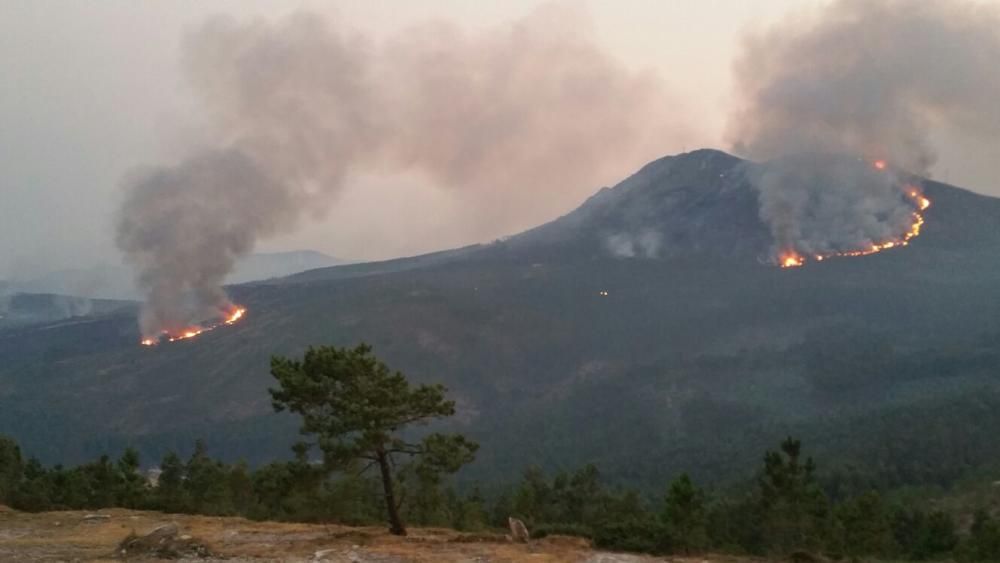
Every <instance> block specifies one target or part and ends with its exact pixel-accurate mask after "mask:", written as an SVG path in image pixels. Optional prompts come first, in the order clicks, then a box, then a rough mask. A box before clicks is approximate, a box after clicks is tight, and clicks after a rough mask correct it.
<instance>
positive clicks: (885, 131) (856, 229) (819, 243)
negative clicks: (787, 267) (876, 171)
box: [730, 0, 1000, 251]
mask: <svg viewBox="0 0 1000 563" xmlns="http://www.w3.org/2000/svg"><path fill="white" fill-rule="evenodd" d="M998 29H1000V14H998V10H997V9H995V8H991V7H986V6H982V5H979V4H975V3H971V2H967V1H963V0H926V1H921V2H911V1H907V0H835V1H834V2H832V3H830V4H828V5H827V6H825V7H824V8H821V9H819V10H817V11H815V12H812V13H807V14H804V15H800V16H798V17H795V18H793V19H789V20H787V21H785V22H783V23H781V24H779V25H777V26H776V27H774V28H772V29H770V30H768V31H767V32H765V33H761V34H758V35H754V36H751V37H749V38H748V39H747V40H746V43H745V45H744V51H743V53H742V55H741V56H740V57H739V58H738V60H737V61H736V65H735V77H736V87H737V91H738V92H739V93H740V101H739V105H738V108H737V110H736V111H735V112H734V114H733V115H732V116H731V121H730V136H731V140H732V142H733V145H734V150H736V151H737V152H740V153H743V154H746V155H747V156H750V157H751V158H754V159H757V160H770V159H775V158H779V157H784V156H788V155H792V154H796V153H809V154H811V155H812V156H809V157H803V158H794V159H781V160H779V161H777V162H775V163H772V168H774V169H773V170H772V171H771V172H770V173H765V174H761V175H759V176H758V177H757V178H756V182H755V185H756V186H757V188H758V189H759V191H760V197H761V216H762V218H763V219H764V220H765V221H767V222H768V223H769V224H770V226H771V228H772V232H773V234H774V236H775V239H776V241H777V244H778V245H779V246H782V245H784V246H792V247H797V248H799V249H800V250H803V251H810V250H813V249H825V250H844V249H848V248H857V246H858V245H859V244H862V245H863V244H864V243H865V242H871V241H877V240H885V235H886V233H890V234H892V235H893V236H898V235H899V234H901V232H902V231H900V230H899V229H900V224H899V221H900V219H899V218H900V217H904V218H905V217H906V216H907V215H908V213H909V212H910V211H912V207H908V206H910V204H909V203H908V202H907V201H906V199H905V198H904V197H902V196H901V194H900V193H899V189H898V186H896V188H897V189H892V188H893V186H890V185H889V184H890V183H895V182H892V180H893V179H892V178H891V177H887V176H886V175H881V176H880V175H872V174H866V173H861V172H858V171H851V169H850V167H847V166H845V165H844V161H843V160H842V159H840V158H839V157H832V158H831V159H830V160H825V159H822V158H819V157H818V156H817V155H819V154H828V155H829V154H835V155H851V156H854V157H861V158H864V159H868V160H874V159H885V160H887V161H888V162H889V163H890V165H891V167H898V168H900V169H903V170H906V171H909V172H912V173H915V174H920V175H927V174H928V173H929V170H930V167H931V165H932V164H933V163H934V162H935V151H934V147H933V143H932V141H931V135H932V134H933V133H935V132H937V131H945V130H947V131H959V132H961V134H962V135H965V136H967V137H969V136H971V137H975V138H978V139H981V140H982V141H983V142H993V143H995V139H996V135H997V133H1000V104H997V102H996V100H998V99H1000V73H998V72H995V71H994V70H993V69H994V68H995V67H996V61H997V60H1000V32H998ZM904 222H905V220H904ZM904 230H905V229H904ZM880 237H882V238H880Z"/></svg>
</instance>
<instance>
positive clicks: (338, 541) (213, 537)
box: [0, 507, 737, 563]
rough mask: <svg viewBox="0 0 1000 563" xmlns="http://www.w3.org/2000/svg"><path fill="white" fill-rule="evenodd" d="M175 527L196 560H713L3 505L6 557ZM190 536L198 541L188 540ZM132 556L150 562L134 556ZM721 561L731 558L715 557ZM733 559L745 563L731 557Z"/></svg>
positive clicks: (421, 531) (81, 552) (104, 557)
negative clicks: (195, 548) (199, 549)
mask: <svg viewBox="0 0 1000 563" xmlns="http://www.w3.org/2000/svg"><path fill="white" fill-rule="evenodd" d="M166 524H173V525H176V526H177V527H178V529H179V534H181V535H182V537H184V538H185V539H189V540H190V541H195V542H199V543H200V544H202V545H204V546H205V547H206V548H207V549H208V551H209V552H210V553H211V557H210V558H209V559H187V560H189V561H236V562H238V561H253V562H259V561H288V562H304V561H327V562H330V563H341V562H344V563H347V562H352V563H355V562H356V563H369V562H370V563H397V562H418V563H432V562H433V563H438V562H442V563H444V562H459V561H461V562H469V563H472V562H476V563H502V562H517V561H531V562H537V563H563V562H566V563H569V562H586V563H651V562H654V561H676V562H677V563H708V560H706V559H705V558H701V557H699V558H687V559H685V558H671V559H657V558H652V557H643V556H638V555H628V554H615V553H603V552H596V551H593V550H591V549H590V546H589V545H588V543H587V542H586V541H585V540H581V539H579V538H569V537H559V536H555V537H549V538H544V539H541V540H537V541H532V542H530V543H529V544H527V545H524V544H513V543H510V542H509V541H507V540H506V538H504V536H502V535H494V534H462V533H459V532H455V531H453V530H443V529H435V528H413V529H411V530H409V531H410V535H409V536H407V537H405V538H399V537H394V536H391V535H389V534H388V533H386V531H385V529H383V528H354V527H347V526H337V525H323V524H290V523H281V522H253V521H250V520H245V519H243V518H218V517H207V516H190V515H184V514H163V513H159V512H143V511H133V510H121V509H112V510H99V511H95V512H84V511H66V512H45V513H40V514H27V513H23V512H16V511H13V510H10V509H8V508H5V507H0V561H4V562H7V561H10V562H19V561H114V560H116V559H118V558H120V556H121V555H120V554H119V553H117V552H116V550H117V549H116V548H117V546H118V544H119V543H120V542H121V541H122V540H123V539H124V538H125V537H126V536H128V535H129V534H130V533H132V532H135V533H137V534H140V535H142V534H147V533H149V532H150V531H152V530H154V529H156V528H157V527H160V526H163V525H166ZM188 536H190V538H188ZM128 560H129V561H150V560H153V559H150V558H149V557H143V556H140V557H135V558H132V557H130V558H129V559H128ZM711 561H712V562H713V563H715V562H726V561H727V558H715V557H713V558H711ZM728 563H737V560H735V559H728Z"/></svg>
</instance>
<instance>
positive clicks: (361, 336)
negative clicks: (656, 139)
mask: <svg viewBox="0 0 1000 563" xmlns="http://www.w3.org/2000/svg"><path fill="white" fill-rule="evenodd" d="M754 166H757V165H755V164H752V163H747V162H745V161H742V160H740V159H738V158H735V157H733V156H730V155H727V154H724V153H721V152H718V151H711V150H702V151H695V152H692V153H687V154H683V155H678V156H675V157H668V158H663V159H660V160H657V161H655V162H652V163H650V164H649V165H647V166H646V167H644V168H643V169H642V170H640V171H639V172H637V173H636V174H635V175H633V176H632V177H630V178H628V179H626V180H625V181H623V182H621V183H620V184H618V185H617V186H614V187H612V188H606V189H603V190H601V191H600V192H599V193H597V194H595V195H594V196H593V197H591V198H590V199H589V200H587V201H586V202H585V203H583V205H581V206H580V207H579V208H578V209H576V210H575V211H573V212H571V213H569V214H567V215H566V216H564V217H561V218H559V219H557V220H555V221H553V222H551V223H548V224H546V225H543V226H540V227H538V228H536V229H533V230H530V231H527V232H525V233H522V234H520V235H516V236H513V237H510V238H508V239H505V240H502V241H499V242H496V243H492V244H487V245H478V246H471V247H467V248H463V249H459V250H453V251H445V252H441V253H436V254H431V255H426V256H421V257H415V258H408V259H399V260H393V261H386V262H380V263H371V264H356V265H347V266H337V267H332V268H322V269H316V270H311V271H308V272H303V273H300V274H297V275H293V276H290V277H286V278H282V279H274V280H270V281H267V282H258V283H253V284H246V285H239V286H235V287H233V288H232V293H233V295H234V297H235V298H236V299H237V300H238V301H239V302H240V303H242V304H245V305H246V306H247V307H248V311H249V312H248V316H247V318H246V319H245V320H244V321H241V322H240V323H239V324H237V325H234V326H231V327H226V328H224V329H220V330H217V331H213V332H210V333H206V334H204V335H202V336H200V337H198V338H197V339H194V340H191V341H183V342H177V343H172V344H167V345H161V346H158V347H155V348H145V347H140V346H138V345H137V341H138V338H139V335H138V333H137V329H136V324H135V319H134V318H133V316H132V315H131V313H126V312H121V313H115V314H110V315H107V316H103V317H93V318H89V320H88V322H86V323H76V324H72V325H52V326H36V327H33V328H25V329H10V330H5V331H0V431H3V432H7V433H10V434H13V435H14V436H15V437H16V438H17V439H18V440H19V441H20V442H21V444H22V445H23V446H24V447H25V449H26V450H27V451H28V452H30V453H31V454H34V455H37V456H39V457H41V458H43V459H44V460H46V461H65V462H71V461H79V460H81V459H84V458H87V457H92V456H93V455H94V454H95V453H98V452H102V451H105V450H108V449H116V448H120V447H121V446H123V445H124V444H133V445H136V446H137V447H139V448H140V450H141V451H142V452H143V454H144V455H146V456H147V458H148V457H149V456H153V457H157V456H159V455H161V454H162V452H163V451H164V449H166V448H179V449H187V448H189V447H190V444H191V443H192V442H193V441H194V439H195V438H197V437H204V438H206V440H207V441H208V444H209V447H210V449H211V450H212V451H214V452H215V453H216V454H217V455H220V456H222V457H227V458H230V459H235V458H240V457H243V458H246V459H248V460H250V461H252V462H256V461H261V460H264V459H269V458H272V457H274V456H284V455H287V451H288V446H289V444H291V443H292V441H293V440H295V439H296V435H295V421H294V420H293V419H291V418H289V417H287V416H284V415H275V414H273V413H271V406H270V401H269V398H268V395H267V392H266V389H267V387H268V386H269V385H271V384H272V382H271V378H270V376H269V374H268V359H269V357H270V356H271V355H272V354H300V353H301V352H302V351H303V350H304V348H305V347H306V346H308V345H310V344H336V345H352V344H355V343H357V342H358V341H362V340H363V341H367V342H370V343H372V344H373V345H374V346H375V351H376V353H377V354H378V355H379V356H381V357H383V358H384V359H385V360H386V361H387V362H388V363H389V364H390V366H392V367H395V368H398V369H401V370H403V371H404V372H406V373H407V374H409V375H410V376H411V377H412V378H413V379H415V380H417V381H434V382H442V383H444V384H445V385H447V386H448V387H449V388H450V389H451V394H452V396H453V397H455V398H456V399H457V401H458V411H459V412H458V416H457V417H456V419H455V421H454V423H453V424H454V425H455V426H456V427H458V429H460V430H462V431H465V432H467V433H469V434H470V435H472V436H473V437H474V438H476V439H478V440H479V441H480V442H482V449H481V450H480V455H479V460H478V461H477V462H476V464H474V465H473V466H472V467H471V468H470V470H469V472H468V473H467V478H469V479H484V480H489V479H494V478H498V477H503V478H505V479H506V480H507V481H509V480H510V479H509V473H510V472H513V471H519V470H520V469H522V468H523V467H525V466H526V465H529V464H539V465H542V466H545V467H549V468H552V467H570V466H577V465H579V464H581V463H584V462H594V463H596V464H598V466H599V467H600V468H601V469H602V471H604V472H605V474H607V475H608V476H609V477H611V478H612V479H618V480H621V481H627V482H629V483H632V484H638V485H640V486H646V487H648V488H649V489H650V490H656V489H657V487H660V486H661V485H662V483H663V481H664V479H665V478H667V477H669V476H672V475H674V474H676V473H677V472H679V471H690V472H692V473H693V474H694V475H696V476H698V478H699V479H703V480H708V479H711V480H725V479H729V478H732V477H734V475H733V472H734V471H736V469H734V468H739V469H742V468H746V467H752V466H753V465H754V464H753V463H752V461H753V460H755V459H756V458H757V456H759V455H760V452H761V451H763V449H764V448H766V447H773V445H774V444H775V443H777V442H778V441H779V440H780V439H781V438H783V437H784V435H786V434H789V433H794V434H796V435H797V436H800V437H802V438H803V439H804V440H805V441H806V444H807V445H808V447H809V448H810V451H813V452H816V453H817V454H818V455H819V456H820V457H821V458H827V459H828V460H836V462H837V463H836V464H832V463H828V464H827V466H837V465H840V466H843V467H842V469H843V471H844V472H845V475H848V477H849V479H848V477H845V479H847V480H851V479H853V481H851V482H853V483H863V482H864V483H866V482H869V481H871V482H876V481H878V482H885V483H900V482H934V483H938V482H947V481H948V480H953V479H955V478H957V476H958V475H960V474H962V473H963V472H965V471H968V470H969V469H970V468H976V467H983V466H986V465H989V464H991V463H1000V442H997V441H996V440H995V436H996V435H998V434H1000V377H998V376H1000V200H998V199H995V198H990V197H985V196H981V195H977V194H974V193H972V192H969V191H966V190H962V189H959V188H956V187H953V186H948V185H945V184H941V183H937V182H931V181H927V182H925V184H924V189H925V192H926V194H927V196H928V197H929V198H930V199H931V200H933V206H932V207H931V208H930V209H929V210H927V212H926V214H925V217H926V220H927V222H926V225H925V226H924V230H923V232H922V234H921V235H920V236H919V237H918V238H916V239H914V240H913V242H912V244H911V245H910V246H908V247H906V248H901V249H894V250H891V251H887V252H883V253H880V254H876V255H872V256H866V257H858V258H843V259H830V260H826V261H824V262H821V263H810V264H807V265H806V266H805V267H802V268H796V269H792V270H782V269H779V268H776V267H774V266H772V265H770V264H769V263H765V261H763V260H762V257H764V256H766V253H767V252H768V249H769V248H770V246H771V238H770V234H769V231H768V229H767V228H766V226H765V225H764V224H762V222H761V221H760V219H759V218H758V214H757V199H756V191H755V190H754V188H753V187H752V186H751V185H750V184H749V182H748V181H747V179H746V174H747V171H748V170H749V169H751V168H752V167H754Z"/></svg>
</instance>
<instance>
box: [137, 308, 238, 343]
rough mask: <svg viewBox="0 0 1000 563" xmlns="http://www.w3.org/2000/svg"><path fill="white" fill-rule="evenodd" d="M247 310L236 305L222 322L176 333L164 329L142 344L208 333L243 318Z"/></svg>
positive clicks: (193, 327) (190, 327) (196, 326)
mask: <svg viewBox="0 0 1000 563" xmlns="http://www.w3.org/2000/svg"><path fill="white" fill-rule="evenodd" d="M246 312H247V310H246V308H245V307H236V308H235V309H233V312H231V313H229V314H228V316H226V317H225V318H224V319H223V320H222V321H221V322H218V323H215V324H213V325H208V326H201V325H194V326H189V327H187V328H185V329H184V330H182V331H180V332H177V333H174V334H171V333H170V332H166V331H164V332H163V333H161V334H160V335H158V336H156V337H153V338H144V339H143V340H142V341H141V344H142V345H143V346H155V345H157V344H159V343H160V342H162V341H163V340H166V341H167V342H177V341H178V340H186V339H188V338H194V337H195V336H198V335H199V334H203V333H206V332H208V331H210V330H215V329H217V328H219V327H220V326H225V325H231V324H234V323H235V322H236V321H238V320H240V319H242V318H243V317H244V316H245V315H246Z"/></svg>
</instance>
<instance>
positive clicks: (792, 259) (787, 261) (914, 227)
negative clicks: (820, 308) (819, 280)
mask: <svg viewBox="0 0 1000 563" xmlns="http://www.w3.org/2000/svg"><path fill="white" fill-rule="evenodd" d="M880 163H881V164H880ZM873 165H874V166H875V168H878V169H880V170H881V169H884V168H885V161H884V160H876V161H875V162H874V163H873ZM906 196H907V197H909V198H910V200H911V201H912V203H913V205H914V206H915V207H916V208H917V210H916V211H914V212H913V214H912V218H913V222H912V223H911V224H910V229H909V230H908V231H906V232H905V233H903V236H901V237H899V238H896V239H892V240H887V241H884V242H876V243H872V245H871V246H870V247H868V248H859V249H857V250H845V251H842V252H830V253H827V254H816V255H813V257H812V258H813V259H814V260H816V261H817V262H822V261H823V260H825V259H827V258H839V257H854V256H868V255H869V254H875V253H876V252H882V251H883V250H888V249H890V248H897V247H900V246H907V245H909V244H910V241H911V240H912V239H914V238H915V237H918V236H920V229H921V228H922V227H923V226H924V216H923V215H922V214H921V213H920V212H921V211H924V210H926V209H927V208H928V207H930V206H931V200H929V199H927V198H926V197H925V196H924V194H922V193H921V192H920V189H919V188H917V187H916V186H907V187H906ZM805 262H806V259H805V257H804V256H802V255H801V254H799V253H798V252H796V251H795V250H792V249H788V250H785V251H783V252H781V253H780V254H779V255H778V265H779V266H781V267H782V268H795V267H798V266H802V265H803V264H805Z"/></svg>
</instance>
